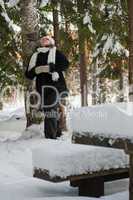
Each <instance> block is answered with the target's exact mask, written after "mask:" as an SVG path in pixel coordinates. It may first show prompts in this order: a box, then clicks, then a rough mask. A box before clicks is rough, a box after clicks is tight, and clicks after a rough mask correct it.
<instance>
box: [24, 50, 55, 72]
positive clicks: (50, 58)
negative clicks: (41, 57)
mask: <svg viewBox="0 0 133 200" xmlns="http://www.w3.org/2000/svg"><path fill="white" fill-rule="evenodd" d="M48 51H49V54H48V60H47V64H49V63H54V64H55V58H56V47H52V48H46V47H40V48H38V49H37V52H35V53H34V54H33V55H32V57H31V59H30V62H29V67H28V71H30V70H31V69H32V68H33V67H35V65H36V60H37V55H38V54H39V53H40V52H43V53H46V52H48Z"/></svg>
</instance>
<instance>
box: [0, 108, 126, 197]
mask: <svg viewBox="0 0 133 200" xmlns="http://www.w3.org/2000/svg"><path fill="white" fill-rule="evenodd" d="M16 118H17V119H16ZM25 124H26V121H25V117H24V112H23V109H22V108H17V109H15V110H13V109H10V110H9V109H8V110H4V111H3V112H0V200H18V199H19V200H92V199H93V198H87V197H78V190H77V188H72V187H70V185H69V182H63V183H58V184H56V183H49V182H46V181H43V180H39V179H36V178H33V177H32V170H33V166H32V149H33V148H35V147H37V146H38V145H40V144H44V140H45V139H44V138H43V125H41V126H34V127H32V128H31V129H30V130H29V131H27V132H25ZM68 136H69V134H68V135H66V136H65V137H64V138H68ZM127 190H128V180H122V181H119V182H118V181H117V182H113V183H107V184H106V185H105V193H106V195H108V196H105V197H103V198H101V199H104V200H116V199H117V200H128V193H127V192H126V191H127ZM119 192H120V193H119ZM113 193H114V194H113ZM112 194H113V195H112ZM94 199H95V198H94Z"/></svg>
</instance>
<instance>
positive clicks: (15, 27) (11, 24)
mask: <svg viewBox="0 0 133 200" xmlns="http://www.w3.org/2000/svg"><path fill="white" fill-rule="evenodd" d="M10 1H12V3H13V0H10ZM14 2H15V0H14ZM9 5H11V4H10V2H9ZM0 6H1V7H2V12H1V16H2V17H4V19H5V21H6V22H7V23H8V26H9V28H10V29H12V30H13V31H14V32H15V33H18V32H20V31H21V28H20V27H19V26H18V25H16V24H14V22H13V20H11V19H10V17H9V15H8V13H7V10H6V8H5V4H4V1H3V0H0Z"/></svg>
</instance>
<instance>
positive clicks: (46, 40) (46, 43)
mask: <svg viewBox="0 0 133 200" xmlns="http://www.w3.org/2000/svg"><path fill="white" fill-rule="evenodd" d="M49 43H50V41H49V38H48V37H42V38H41V39H40V44H41V46H42V47H46V46H49Z"/></svg>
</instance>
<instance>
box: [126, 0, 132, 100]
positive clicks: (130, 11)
mask: <svg viewBox="0 0 133 200" xmlns="http://www.w3.org/2000/svg"><path fill="white" fill-rule="evenodd" d="M127 2H128V17H129V19H128V25H129V87H130V88H129V100H130V101H133V1H132V0H128V1H127Z"/></svg>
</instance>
